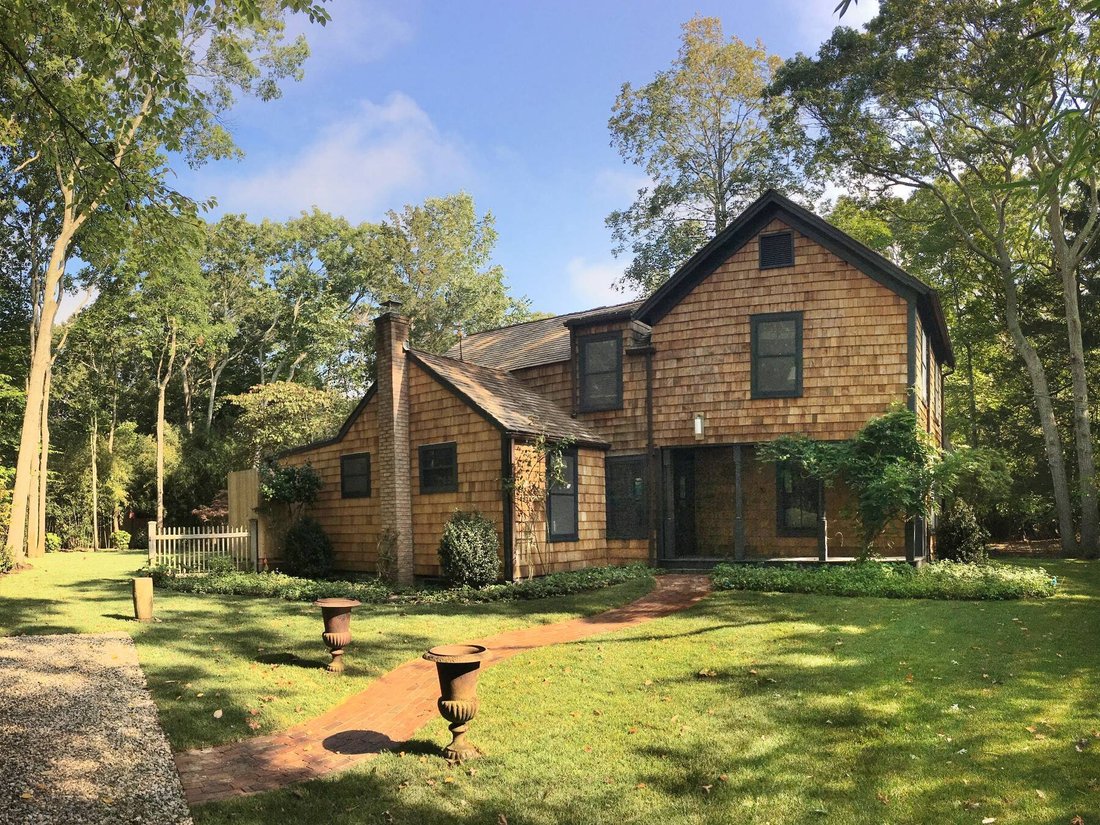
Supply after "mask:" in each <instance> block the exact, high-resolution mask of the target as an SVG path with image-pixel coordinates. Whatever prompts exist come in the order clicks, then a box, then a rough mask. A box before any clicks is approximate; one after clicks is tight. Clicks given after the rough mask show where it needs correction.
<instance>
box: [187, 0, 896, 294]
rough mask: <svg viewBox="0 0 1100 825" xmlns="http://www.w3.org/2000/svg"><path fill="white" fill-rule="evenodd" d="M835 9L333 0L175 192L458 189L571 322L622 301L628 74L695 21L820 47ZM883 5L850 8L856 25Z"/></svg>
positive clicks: (277, 213)
mask: <svg viewBox="0 0 1100 825" xmlns="http://www.w3.org/2000/svg"><path fill="white" fill-rule="evenodd" d="M835 5H836V3H835V0H764V2H760V0H757V1H756V2H724V3H720V2H704V1H703V0H694V2H678V0H635V1H634V2H625V0H622V1H620V2H609V1H607V0H588V2H573V0H554V2H550V0H543V1H542V2H515V0H513V2H504V0H501V1H500V2H489V1H488V0H478V1H477V2H470V1H469V0H467V1H466V2H461V3H458V2H441V0H437V2H433V3H427V2H417V0H412V1H411V2H400V3H397V2H394V3H381V2H375V1H374V0H338V2H332V3H330V5H329V7H330V10H331V13H332V18H333V19H332V22H331V23H329V25H328V26H327V27H326V28H323V29H322V28H319V27H316V26H309V25H308V24H307V23H305V22H304V21H301V22H300V23H296V24H295V30H301V31H304V32H305V33H306V35H307V38H308V39H309V41H310V45H311V48H312V51H313V55H312V57H311V58H310V60H309V61H308V63H307V65H306V76H305V79H304V80H303V81H302V82H300V83H290V84H287V86H286V87H285V91H284V94H283V97H282V98H281V99H279V100H276V101H272V102H269V103H261V102H258V101H254V100H245V101H242V102H240V103H239V104H238V105H237V106H236V108H235V109H234V110H233V111H232V112H231V113H230V115H229V117H228V123H229V126H230V128H231V129H232V130H233V133H234V135H235V137H236V140H237V142H238V144H239V145H240V146H241V148H242V149H243V150H244V151H245V157H244V159H243V160H241V161H221V162H218V163H214V164H210V165H208V166H206V167H203V168H201V169H199V170H197V171H194V172H192V171H186V170H183V171H181V172H180V178H179V181H178V185H179V186H180V188H181V189H182V190H183V191H185V192H187V193H188V194H190V195H192V196H193V197H196V198H198V199H203V198H206V197H209V196H211V195H212V196H214V197H216V198H217V200H218V207H217V209H216V210H215V211H214V213H213V216H214V217H216V216H218V215H220V214H223V213H225V212H247V213H248V215H249V216H250V217H251V218H253V219H260V218H263V217H270V218H275V219H283V218H286V217H289V216H292V215H295V214H297V213H298V212H300V211H301V210H303V209H308V208H310V207H311V206H314V205H316V206H318V207H320V208H321V209H324V210H327V211H330V212H334V213H337V214H341V215H344V216H346V217H348V218H349V219H351V220H354V221H362V220H378V219H379V218H380V217H382V215H383V214H384V213H385V212H386V211H387V210H388V209H399V208H400V207H401V206H402V205H403V204H405V203H416V202H420V201H422V200H423V199H424V198H426V197H431V196H436V195H445V194H449V193H452V192H456V191H459V190H465V191H467V192H469V193H471V194H472V195H473V197H474V200H475V202H476V204H477V207H478V210H479V211H480V212H485V211H491V212H492V213H493V215H494V216H495V217H496V221H497V230H498V231H499V233H500V239H499V242H498V244H497V248H496V255H495V258H496V260H497V262H499V263H501V264H502V265H503V266H504V268H505V271H506V273H507V278H508V282H509V285H510V287H511V288H512V290H513V292H516V293H521V294H526V295H527V296H529V297H530V298H531V299H532V301H533V305H534V308H535V309H538V310H543V311H548V312H568V311H571V310H576V309H583V308H586V307H591V306H598V305H600V304H606V303H614V302H616V301H619V300H624V297H623V296H622V295H621V294H619V293H615V292H613V291H612V290H611V284H612V282H613V281H614V280H615V279H616V278H617V277H618V275H619V274H620V273H621V271H622V268H623V266H624V264H625V261H623V260H621V259H619V260H616V259H615V258H614V257H613V256H612V254H611V238H610V235H609V233H608V231H607V230H606V229H605V227H604V223H603V222H604V218H605V217H606V215H607V214H608V212H610V211H611V210H613V209H616V208H621V207H624V206H626V205H627V204H629V203H630V201H631V200H632V199H633V195H634V193H635V191H636V190H637V188H638V186H639V185H641V184H642V182H643V181H644V178H643V177H642V176H641V174H640V172H639V170H638V169H637V168H635V167H631V166H628V165H626V164H625V163H624V162H623V161H622V160H621V159H620V158H619V156H618V155H617V153H616V152H615V151H614V150H613V149H612V148H611V147H610V146H609V138H608V132H607V119H608V116H609V114H610V111H611V106H612V103H613V102H614V100H615V96H616V94H617V93H618V91H619V88H620V86H621V85H622V83H623V82H625V81H629V82H631V83H634V84H642V83H645V82H647V81H648V80H650V79H651V78H652V76H653V75H654V74H655V73H656V72H657V71H659V70H661V69H663V68H665V67H667V66H668V65H669V64H670V63H671V61H672V59H673V57H674V56H675V54H676V50H677V48H678V45H679V36H680V25H681V24H682V23H683V22H685V21H686V20H688V19H690V18H691V17H692V16H693V15H694V14H697V13H700V14H704V15H713V16H717V17H720V18H721V19H722V21H723V25H724V27H725V31H726V34H727V35H731V34H735V35H737V36H738V37H740V38H742V39H743V40H746V41H752V40H755V39H757V38H759V39H761V40H762V41H763V42H764V44H765V46H766V47H767V48H768V50H769V51H771V52H775V53H778V54H780V55H782V56H790V55H793V54H794V53H795V52H797V51H805V52H812V51H816V48H817V45H818V44H819V43H820V42H821V40H823V39H824V38H825V37H826V36H827V35H828V33H829V32H830V31H831V29H832V27H833V26H834V25H836V22H837V20H836V17H835V15H834V14H833V7H834V6H835ZM876 7H877V4H876V3H875V2H874V1H873V0H861V2H860V3H859V5H858V6H857V7H853V9H852V11H850V12H849V13H848V15H847V16H846V17H845V20H844V22H845V23H846V24H858V23H861V22H863V21H865V20H866V19H867V18H868V17H870V16H871V14H873V12H874V10H875V9H876Z"/></svg>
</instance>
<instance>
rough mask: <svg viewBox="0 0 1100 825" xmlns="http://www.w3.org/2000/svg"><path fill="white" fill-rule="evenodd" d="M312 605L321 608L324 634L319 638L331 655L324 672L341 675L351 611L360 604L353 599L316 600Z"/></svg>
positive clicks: (349, 642) (348, 643)
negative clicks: (323, 641) (322, 640)
mask: <svg viewBox="0 0 1100 825" xmlns="http://www.w3.org/2000/svg"><path fill="white" fill-rule="evenodd" d="M313 604H314V606H315V607H319V608H321V616H322V617H323V618H324V620H325V632H324V633H322V634H321V638H322V639H324V640H325V644H326V645H328V652H329V653H331V654H332V661H331V662H329V663H328V664H327V665H325V670H327V671H329V672H330V673H343V672H344V648H345V647H347V646H348V645H350V644H351V610H352V608H353V607H358V606H359V605H360V604H362V602H358V601H356V600H355V599H318V600H317V601H315V602H314V603H313Z"/></svg>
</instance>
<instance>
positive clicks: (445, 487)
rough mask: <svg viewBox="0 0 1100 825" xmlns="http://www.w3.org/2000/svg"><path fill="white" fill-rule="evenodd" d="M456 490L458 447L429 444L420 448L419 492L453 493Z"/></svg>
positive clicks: (452, 443)
mask: <svg viewBox="0 0 1100 825" xmlns="http://www.w3.org/2000/svg"><path fill="white" fill-rule="evenodd" d="M457 489H458V445H457V444H456V443H455V442H453V441H451V442H449V443H447V444H429V445H425V446H423V447H421V448H420V492H421V493H453V492H454V491H455V490H457Z"/></svg>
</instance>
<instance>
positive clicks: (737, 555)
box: [733, 444, 745, 561]
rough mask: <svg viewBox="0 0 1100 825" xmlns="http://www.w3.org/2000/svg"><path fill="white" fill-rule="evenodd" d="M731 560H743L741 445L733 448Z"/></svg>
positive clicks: (743, 507)
mask: <svg viewBox="0 0 1100 825" xmlns="http://www.w3.org/2000/svg"><path fill="white" fill-rule="evenodd" d="M733 558H734V559H735V560H736V561H744V560H745V502H744V498H743V491H742V488H741V445H740V444H737V445H735V446H734V448H733Z"/></svg>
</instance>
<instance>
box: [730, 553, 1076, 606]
mask: <svg viewBox="0 0 1100 825" xmlns="http://www.w3.org/2000/svg"><path fill="white" fill-rule="evenodd" d="M711 578H712V580H713V581H714V586H715V587H716V588H717V589H719V590H756V591H761V592H765V593H771V592H777V593H816V594H819V595H827V596H877V597H881V598H888V599H959V600H970V601H973V600H1003V599H1038V598H1046V597H1048V596H1053V595H1054V589H1055V585H1054V581H1053V580H1052V579H1051V577H1050V576H1049V575H1048V574H1047V572H1046V571H1045V570H1043V569H1042V568H1041V567H1038V568H1031V567H1015V566H1010V565H1006V564H997V563H993V562H988V563H985V564H964V563H959V562H951V561H941V562H936V563H935V564H926V565H922V566H921V567H914V566H912V565H909V564H888V563H884V562H873V561H866V562H860V563H857V564H850V565H847V564H827V565H821V566H798V565H775V566H768V567H758V566H754V565H749V564H737V565H730V564H720V565H718V566H717V567H715V568H714V573H713V574H712V576H711Z"/></svg>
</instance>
